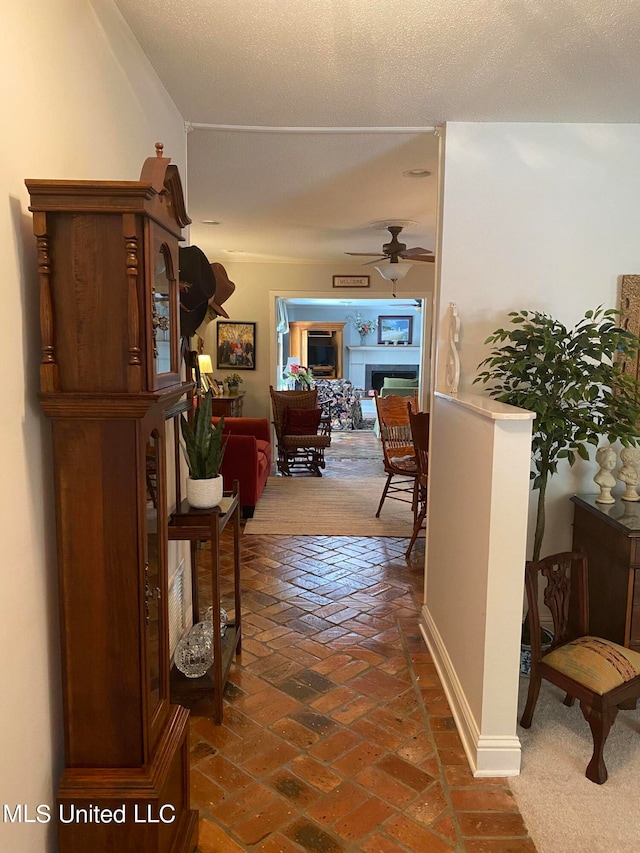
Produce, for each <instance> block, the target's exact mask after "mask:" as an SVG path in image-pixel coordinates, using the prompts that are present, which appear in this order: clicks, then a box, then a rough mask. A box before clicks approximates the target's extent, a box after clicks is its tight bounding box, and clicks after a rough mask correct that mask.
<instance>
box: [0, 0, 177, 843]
mask: <svg viewBox="0 0 640 853" xmlns="http://www.w3.org/2000/svg"><path fill="white" fill-rule="evenodd" d="M2 31H3V40H2V41H3V49H2V53H1V55H0V70H1V71H2V79H3V80H4V85H3V87H2V91H1V93H0V105H1V107H2V116H3V122H2V124H3V127H2V134H0V186H1V187H2V192H3V195H4V204H2V205H1V206H0V257H1V258H2V266H3V284H2V289H3V310H2V312H1V313H0V364H2V376H3V399H4V404H3V406H2V414H1V415H0V465H1V470H2V482H3V488H2V490H1V492H0V539H1V541H2V549H3V554H2V567H3V568H2V597H1V598H0V648H1V649H2V662H3V666H2V673H3V678H2V681H3V686H2V701H1V702H0V803H8V804H15V803H26V804H28V805H29V806H30V807H31V808H33V809H35V807H36V806H37V805H38V804H40V803H44V804H52V803H53V801H54V796H55V791H56V788H57V784H58V781H59V776H60V772H61V767H62V749H63V747H62V730H61V709H60V690H59V682H60V672H59V654H58V644H59V641H58V619H57V590H56V556H55V532H54V517H53V499H52V485H51V484H52V477H51V446H50V438H49V435H50V427H49V422H48V421H47V419H46V418H44V417H43V416H42V415H41V413H40V409H39V405H38V401H37V396H36V395H37V392H38V364H39V360H40V330H39V321H38V282H37V274H36V254H35V242H34V239H33V234H32V225H31V215H30V214H29V211H28V209H27V207H28V204H29V200H28V195H27V192H26V188H25V186H24V179H25V178H61V179H76V178H77V179H118V180H119V179H124V180H137V179H138V177H139V175H140V168H141V166H142V163H143V161H144V159H145V158H146V157H149V156H152V155H153V154H154V143H155V142H156V141H162V142H164V144H165V154H166V156H170V157H171V158H172V160H173V162H174V163H176V164H177V165H178V167H179V168H180V170H181V173H182V177H183V181H184V180H185V171H184V170H185V157H186V144H185V136H184V131H183V122H182V118H181V116H180V115H179V113H178V111H177V109H176V107H175V105H174V104H173V102H172V101H171V99H170V98H169V96H168V95H167V93H166V91H165V90H164V88H163V87H162V86H161V85H160V83H159V80H158V78H157V77H156V75H155V73H154V72H153V70H152V68H151V66H150V65H149V63H148V61H147V59H146V57H145V56H144V54H143V52H142V50H141V49H140V47H139V45H138V44H137V42H136V41H135V40H134V39H133V37H132V35H131V32H130V30H129V29H128V27H127V26H126V25H125V23H124V22H123V20H122V18H121V16H120V13H119V12H118V10H117V8H116V6H115V4H114V3H113V2H112V0H92V2H78V0H49V2H47V3H42V2H36V0H23V2H22V3H12V4H4V8H3V15H2ZM90 571H91V567H90V566H87V572H88V573H89V574H90ZM53 836H54V826H53V824H51V825H46V824H37V823H36V824H19V825H18V824H15V825H11V824H3V823H0V848H1V849H2V850H7V851H8V850H10V851H11V853H33V851H43V850H54V849H55V843H54V837H53Z"/></svg>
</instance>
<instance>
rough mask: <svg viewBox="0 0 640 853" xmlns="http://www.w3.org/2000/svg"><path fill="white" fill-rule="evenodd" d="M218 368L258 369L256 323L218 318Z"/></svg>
mask: <svg viewBox="0 0 640 853" xmlns="http://www.w3.org/2000/svg"><path fill="white" fill-rule="evenodd" d="M216 366H217V368H218V370H224V369H226V368H233V369H234V370H255V369H256V324H255V323H235V322H227V321H226V320H218V322H217V324H216Z"/></svg>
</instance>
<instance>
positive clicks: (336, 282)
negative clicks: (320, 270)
mask: <svg viewBox="0 0 640 853" xmlns="http://www.w3.org/2000/svg"><path fill="white" fill-rule="evenodd" d="M333 286H334V287H369V276H368V275H334V277H333Z"/></svg>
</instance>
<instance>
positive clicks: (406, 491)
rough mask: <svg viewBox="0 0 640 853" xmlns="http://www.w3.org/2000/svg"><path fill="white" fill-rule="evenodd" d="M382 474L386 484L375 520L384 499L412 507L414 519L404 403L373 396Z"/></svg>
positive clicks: (414, 475) (412, 461)
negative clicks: (406, 503)
mask: <svg viewBox="0 0 640 853" xmlns="http://www.w3.org/2000/svg"><path fill="white" fill-rule="evenodd" d="M374 399H375V403H376V411H377V413H378V424H379V427H380V441H381V443H382V454H383V462H384V471H385V474H386V475H387V480H386V482H385V484H384V488H383V490H382V497H381V498H380V503H379V504H378V511H377V512H376V518H380V512H381V511H382V506H383V504H384V502H385V500H386V498H387V497H389V498H393V499H394V500H402V501H406V502H408V503H411V506H412V509H413V512H414V515H415V512H416V508H417V500H418V498H417V480H418V467H417V465H416V458H415V451H414V449H413V439H412V438H411V426H410V425H409V414H408V411H407V400H406V398H405V397H398V396H397V395H395V394H392V395H390V396H388V397H380V396H379V395H378V393H376V394H375V395H374Z"/></svg>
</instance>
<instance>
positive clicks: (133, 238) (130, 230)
mask: <svg viewBox="0 0 640 853" xmlns="http://www.w3.org/2000/svg"><path fill="white" fill-rule="evenodd" d="M122 226H123V232H124V248H125V264H126V270H127V288H128V292H127V299H128V302H127V310H128V315H129V316H128V331H129V366H128V369H127V388H128V390H129V391H132V392H134V393H135V392H136V391H140V389H141V388H142V364H141V359H140V309H139V307H138V236H137V233H136V219H135V216H132V215H131V214H126V215H125V216H123V217H122Z"/></svg>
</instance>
